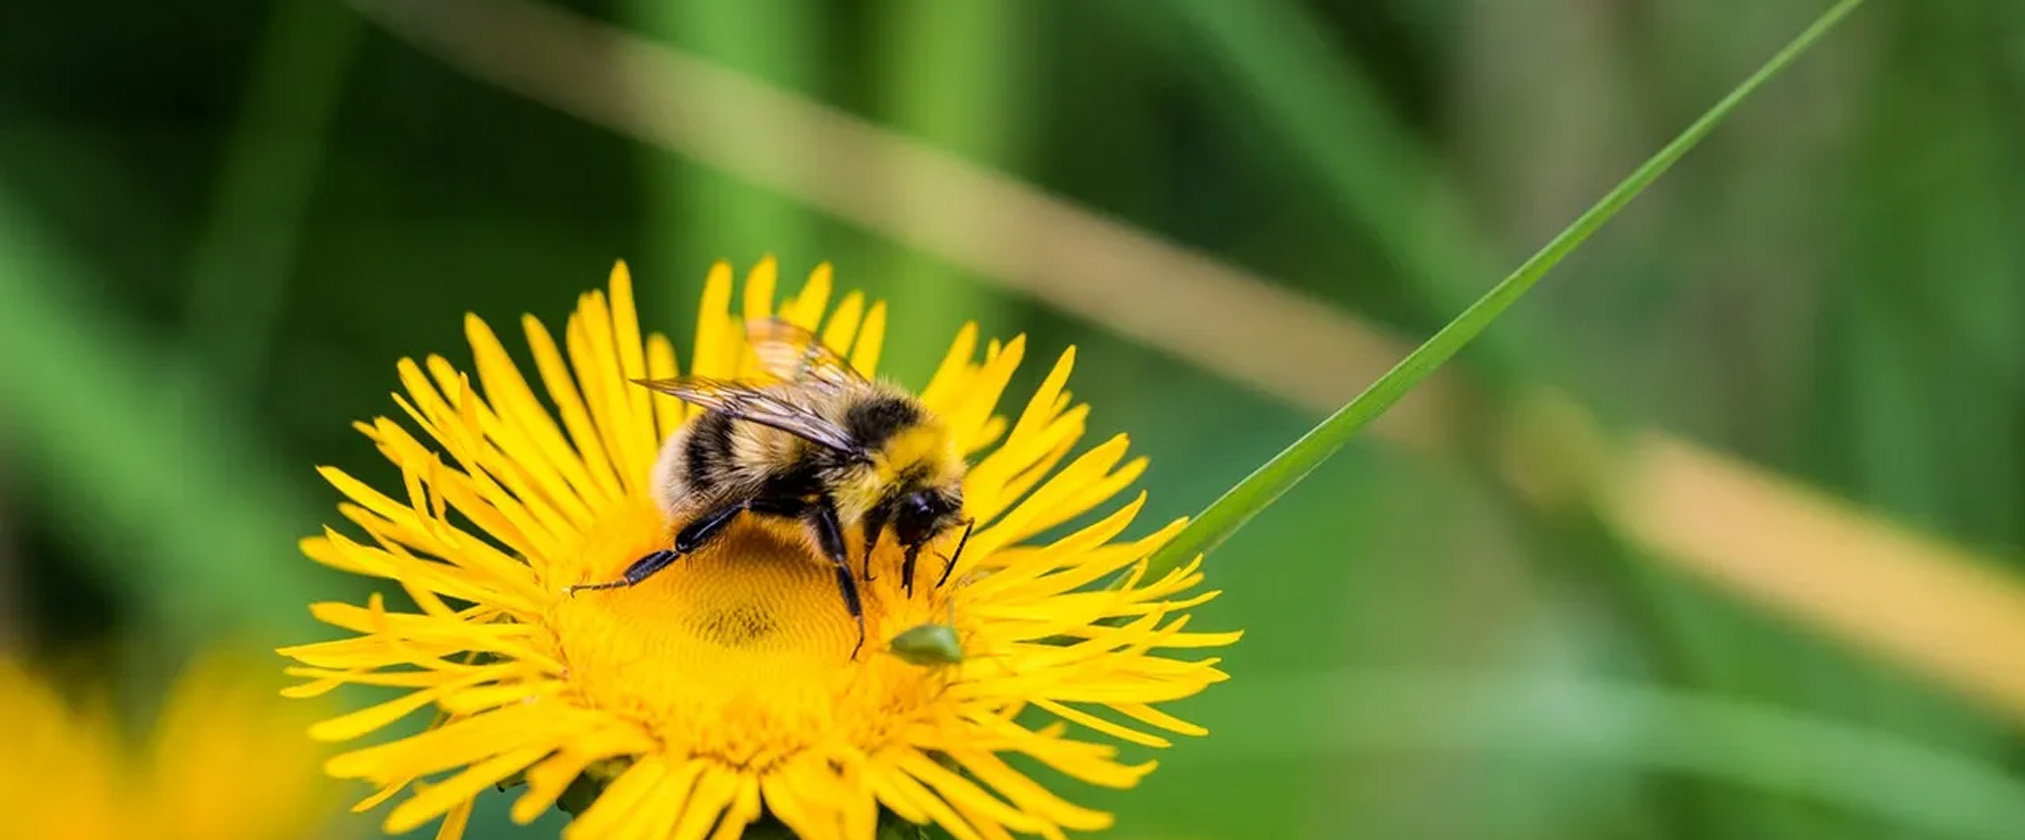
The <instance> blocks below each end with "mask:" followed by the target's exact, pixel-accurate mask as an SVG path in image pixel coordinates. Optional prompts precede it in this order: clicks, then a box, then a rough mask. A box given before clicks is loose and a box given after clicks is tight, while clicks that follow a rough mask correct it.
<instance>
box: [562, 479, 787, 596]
mask: <svg viewBox="0 0 2025 840" xmlns="http://www.w3.org/2000/svg"><path fill="white" fill-rule="evenodd" d="M751 504H752V503H751V502H734V503H732V504H728V505H725V506H724V507H721V508H718V509H716V510H713V511H711V512H709V513H706V514H704V515H702V516H699V517H696V519H695V521H693V522H690V523H689V524H688V525H685V526H683V527H682V530H681V531H678V532H676V534H675V550H673V551H670V550H668V549H665V548H664V549H661V550H659V551H656V552H654V553H652V554H649V555H647V556H645V557H642V558H640V559H638V560H635V561H633V565H631V566H627V567H626V573H625V574H623V575H621V576H620V577H619V579H618V580H610V581H605V582H604V583H579V584H576V585H575V586H571V587H570V588H569V590H568V591H569V594H571V595H575V594H577V593H578V592H583V591H591V590H599V589H618V588H620V587H629V586H634V585H637V584H638V583H639V582H640V581H643V580H646V579H647V578H650V577H653V576H654V573H655V572H659V571H661V570H662V569H665V568H668V566H669V565H670V564H672V563H674V562H675V561H677V560H680V559H682V557H683V556H684V555H687V554H692V553H695V551H696V550H697V549H699V548H702V547H703V546H704V545H705V544H706V543H708V542H710V539H711V538H712V537H715V536H717V534H718V532H720V531H723V530H724V526H726V525H729V524H731V520H733V519H736V518H738V514H739V513H740V512H742V511H744V510H745V509H747V508H748V507H750V506H751Z"/></svg>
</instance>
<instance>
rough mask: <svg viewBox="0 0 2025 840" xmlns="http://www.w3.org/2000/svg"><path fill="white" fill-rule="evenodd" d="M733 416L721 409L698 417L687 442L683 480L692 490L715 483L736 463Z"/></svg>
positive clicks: (683, 457)
mask: <svg viewBox="0 0 2025 840" xmlns="http://www.w3.org/2000/svg"><path fill="white" fill-rule="evenodd" d="M731 434H732V429H731V417H730V416H728V415H725V414H722V413H719V412H715V411H709V412H704V414H703V416H702V417H698V418H696V421H695V428H693V429H691V430H690V432H689V440H688V442H687V445H686V446H684V448H683V449H684V451H683V453H682V459H683V467H684V469H683V480H684V482H685V483H686V485H687V486H686V487H685V488H683V489H684V490H686V491H687V492H690V493H698V492H703V491H707V490H709V489H711V488H712V487H715V486H716V485H717V483H718V480H719V479H720V478H721V477H722V476H723V475H724V473H725V471H727V470H730V469H732V468H733V467H734V466H736V462H735V461H734V460H733V457H734V456H733V453H732V437H731Z"/></svg>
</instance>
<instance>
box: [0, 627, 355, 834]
mask: <svg viewBox="0 0 2025 840" xmlns="http://www.w3.org/2000/svg"><path fill="white" fill-rule="evenodd" d="M270 678H271V672H270V673H269V674H268V675H261V674H259V672H256V671H252V670H248V669H247V668H246V667H244V664H243V663H240V664H234V663H230V662H228V661H226V660H223V659H219V660H211V661H206V662H204V663H202V664H200V665H198V666H196V667H193V668H192V669H191V670H190V671H189V672H188V673H186V674H185V675H183V677H182V678H181V679H180V680H179V681H178V682H177V684H176V686H175V688H174V689H173V690H172V691H171V692H170V693H169V695H168V697H167V699H166V700H165V701H164V703H163V705H162V707H161V711H160V714H159V715H158V717H157V720H156V723H155V726H154V730H153V736H152V739H151V742H150V743H149V744H148V745H147V747H146V749H144V750H143V749H135V748H133V747H132V746H130V745H129V744H127V743H125V741H124V740H123V739H122V737H121V732H120V727H119V725H118V721H116V720H114V719H113V717H112V715H111V714H109V713H108V712H107V711H106V710H105V708H104V706H103V705H102V704H101V705H98V706H85V707H83V708H80V707H77V706H74V705H72V704H71V703H68V702H66V701H65V699H64V697H63V696H62V695H61V694H60V693H59V692H57V691H56V689H55V688H54V687H52V686H51V685H49V684H48V683H46V682H44V681H42V680H40V679H37V678H36V677H35V676H34V675H33V674H31V673H29V672H28V671H27V670H26V669H24V668H22V667H20V666H19V665H16V664H14V663H10V662H4V661H0V720H5V721H6V722H7V735H6V737H4V738H0V815H4V817H0V819H5V821H6V824H7V826H8V833H7V836H9V837H36V838H58V837H60V838H64V840H130V838H137V837H138V838H153V840H296V838H301V837H306V836H309V835H310V834H311V832H312V831H313V830H314V829H315V827H316V826H317V825H318V824H319V823H320V822H321V821H322V820H323V819H324V818H325V817H327V816H328V815H329V810H328V808H327V805H328V804H329V803H328V801H327V800H326V798H325V797H326V794H327V793H328V791H327V789H326V786H327V785H328V784H329V783H328V781H327V780H326V779H324V778H323V776H322V774H320V773H318V772H317V763H318V761H319V758H320V756H319V755H318V750H317V749H316V748H315V746H314V745H313V744H310V743H308V742H306V741H304V740H302V738H301V735H300V732H301V730H302V725H303V723H304V721H303V715H302V711H303V710H301V709H295V708H278V704H279V703H280V702H281V701H279V700H277V699H275V697H274V694H273V691H272V689H271V687H270V686H269V685H268V680H269V679H270Z"/></svg>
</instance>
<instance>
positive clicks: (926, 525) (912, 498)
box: [893, 487, 963, 546]
mask: <svg viewBox="0 0 2025 840" xmlns="http://www.w3.org/2000/svg"><path fill="white" fill-rule="evenodd" d="M962 516H963V497H962V496H961V495H959V494H958V493H957V491H955V490H953V489H939V488H934V487H923V488H921V489H918V490H914V491H912V492H910V493H908V494H906V495H904V496H901V497H900V498H899V499H898V500H896V504H895V505H894V506H893V536H894V537H896V538H898V539H899V541H900V544H901V545H905V546H919V545H921V544H923V543H926V542H928V541H929V540H931V539H933V538H934V537H935V535H937V534H940V533H942V532H943V531H946V530H949V529H950V528H951V527H952V526H954V525H955V524H956V523H957V522H959V521H961V519H962Z"/></svg>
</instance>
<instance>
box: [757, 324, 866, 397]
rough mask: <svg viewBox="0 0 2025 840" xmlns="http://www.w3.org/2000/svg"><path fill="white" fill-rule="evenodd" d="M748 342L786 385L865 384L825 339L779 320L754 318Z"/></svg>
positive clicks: (761, 364) (768, 369)
mask: <svg viewBox="0 0 2025 840" xmlns="http://www.w3.org/2000/svg"><path fill="white" fill-rule="evenodd" d="M745 340H746V343H747V344H749V345H751V346H752V352H753V354H754V355H757V356H758V357H759V363H760V366H761V367H764V368H766V371H767V373H769V374H772V375H773V376H775V377H778V378H779V379H781V380H782V381H784V382H809V381H814V382H821V383H824V384H828V385H849V384H854V383H861V382H864V381H865V377H863V376H860V375H859V374H858V371H857V370H856V369H854V368H852V367H851V363H850V362H848V361H846V360H845V359H844V357H842V356H840V355H837V352H836V351H835V350H831V349H830V348H829V346H828V345H825V344H823V340H822V339H821V338H819V337H817V336H816V334H815V333H813V332H810V331H808V330H806V329H803V328H801V327H798V326H795V325H794V324H791V323H788V322H787V321H786V320H783V319H781V318H778V317H774V318H754V319H752V320H751V321H748V322H746V325H745Z"/></svg>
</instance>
